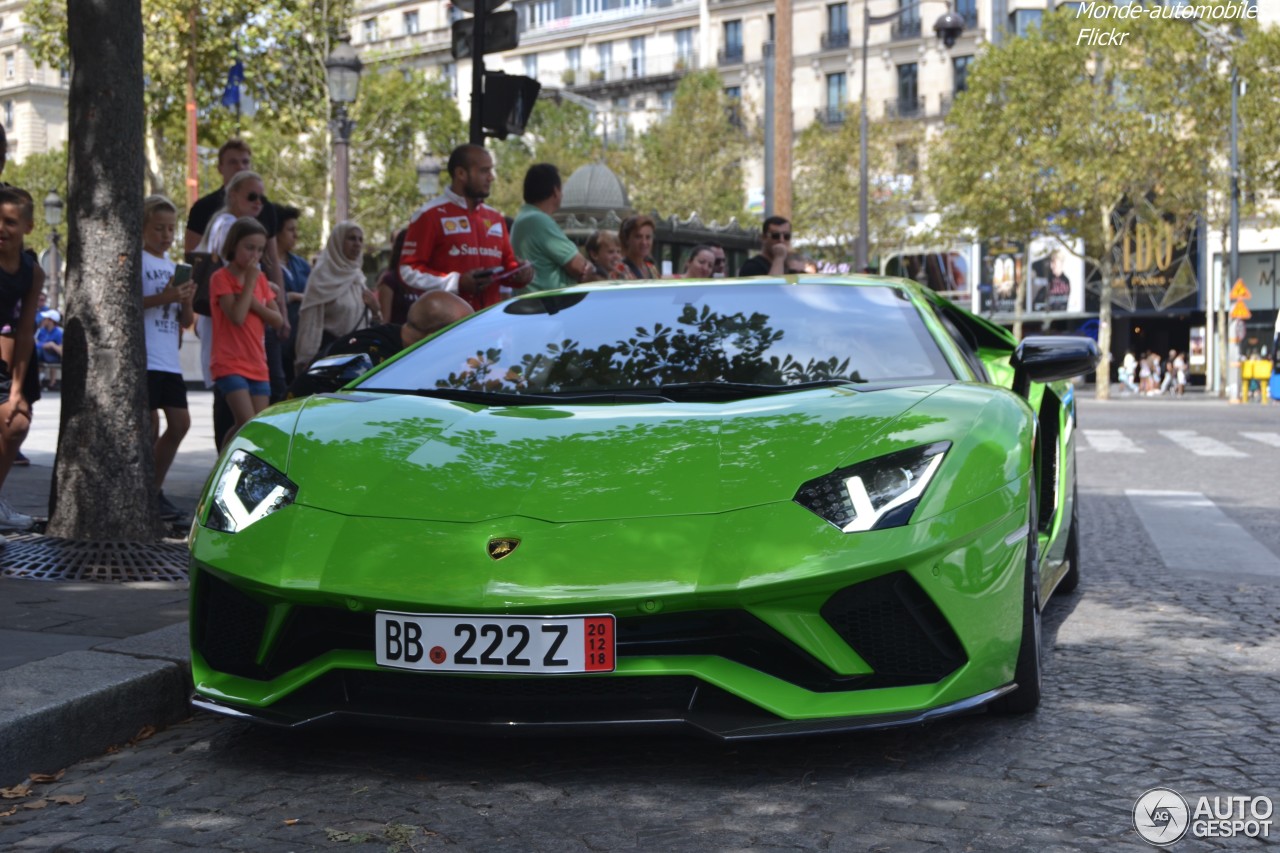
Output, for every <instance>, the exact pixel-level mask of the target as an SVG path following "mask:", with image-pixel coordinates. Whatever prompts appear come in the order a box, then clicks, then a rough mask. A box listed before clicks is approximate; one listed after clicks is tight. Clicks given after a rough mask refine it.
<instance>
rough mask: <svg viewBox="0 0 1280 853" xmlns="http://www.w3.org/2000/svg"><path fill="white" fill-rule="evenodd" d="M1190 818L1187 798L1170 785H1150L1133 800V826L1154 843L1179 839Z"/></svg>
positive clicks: (1146, 839) (1157, 844)
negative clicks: (1162, 786) (1148, 789)
mask: <svg viewBox="0 0 1280 853" xmlns="http://www.w3.org/2000/svg"><path fill="white" fill-rule="evenodd" d="M1190 821H1191V810H1190V809H1189V808H1187V801H1186V800H1184V799H1183V798H1182V795H1181V794H1179V793H1178V792H1177V791H1175V790H1173V789H1172V788H1152V789H1151V790H1150V791H1147V792H1146V793H1145V794H1143V795H1142V796H1141V797H1138V801H1137V802H1136V803H1134V804H1133V828H1134V829H1136V830H1138V834H1139V835H1141V836H1142V840H1143V841H1145V842H1147V843H1148V844H1154V845H1156V846H1157V847H1164V846H1166V845H1168V844H1173V843H1175V842H1178V841H1181V840H1182V836H1184V835H1186V834H1187V826H1188V825H1189V824H1190Z"/></svg>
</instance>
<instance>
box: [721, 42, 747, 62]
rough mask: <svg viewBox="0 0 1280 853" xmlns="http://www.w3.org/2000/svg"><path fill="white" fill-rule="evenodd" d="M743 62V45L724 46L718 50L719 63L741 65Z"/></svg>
mask: <svg viewBox="0 0 1280 853" xmlns="http://www.w3.org/2000/svg"><path fill="white" fill-rule="evenodd" d="M741 63H742V45H740V44H738V45H731V46H729V47H722V48H721V49H720V50H718V51H716V64H717V65H740V64H741Z"/></svg>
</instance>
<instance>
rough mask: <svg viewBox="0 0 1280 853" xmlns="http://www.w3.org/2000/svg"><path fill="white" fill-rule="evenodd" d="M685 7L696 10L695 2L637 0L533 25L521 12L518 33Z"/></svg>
mask: <svg viewBox="0 0 1280 853" xmlns="http://www.w3.org/2000/svg"><path fill="white" fill-rule="evenodd" d="M685 6H693V7H695V8H696V7H697V0H637V2H634V3H631V4H630V5H626V6H621V7H618V8H616V9H601V10H599V11H596V12H587V13H585V14H581V15H566V16H564V17H562V18H546V19H543V20H539V21H537V22H536V23H534V24H530V23H529V22H528V20H527V18H526V17H525V14H524V13H523V12H521V14H520V19H519V27H520V29H519V32H520V34H521V35H524V34H525V33H528V34H529V35H535V34H540V33H546V32H552V31H560V30H570V29H578V28H583V27H598V26H600V25H601V24H608V23H613V22H615V21H624V20H629V19H631V18H642V17H649V16H651V15H653V14H654V10H656V9H662V10H665V9H672V8H676V7H685Z"/></svg>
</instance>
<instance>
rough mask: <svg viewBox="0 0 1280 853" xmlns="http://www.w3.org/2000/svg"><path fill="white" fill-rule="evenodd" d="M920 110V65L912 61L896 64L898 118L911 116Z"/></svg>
mask: <svg viewBox="0 0 1280 853" xmlns="http://www.w3.org/2000/svg"><path fill="white" fill-rule="evenodd" d="M919 112H920V67H919V66H918V65H917V64H916V63H914V62H905V63H903V64H902V65H899V66H898V109H897V115H898V117H899V118H911V117H912V116H915V115H917V114H918V113H919Z"/></svg>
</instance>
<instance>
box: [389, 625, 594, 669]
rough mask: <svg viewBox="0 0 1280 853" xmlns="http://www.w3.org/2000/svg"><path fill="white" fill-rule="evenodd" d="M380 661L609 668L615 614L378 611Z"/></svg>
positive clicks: (411, 665)
mask: <svg viewBox="0 0 1280 853" xmlns="http://www.w3.org/2000/svg"><path fill="white" fill-rule="evenodd" d="M375 625H376V628H375V630H376V632H377V637H376V643H375V646H376V654H377V662H378V665H379V666H391V667H396V668H399V669H416V670H422V671H426V672H506V673H512V674H515V673H554V672H612V671H613V669H614V642H613V617H612V616H609V615H602V616H545V617H544V616H460V615H456V614H453V615H443V614H442V615H436V614H422V613H393V612H388V611H378V613H377V618H376V620H375Z"/></svg>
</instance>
